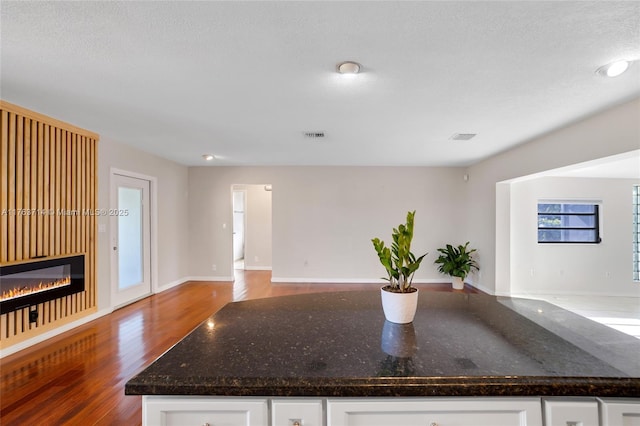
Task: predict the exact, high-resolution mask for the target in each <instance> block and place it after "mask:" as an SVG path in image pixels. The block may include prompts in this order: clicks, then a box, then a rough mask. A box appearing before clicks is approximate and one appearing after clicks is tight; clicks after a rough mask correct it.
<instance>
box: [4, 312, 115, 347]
mask: <svg viewBox="0 0 640 426" xmlns="http://www.w3.org/2000/svg"><path fill="white" fill-rule="evenodd" d="M112 312H113V309H102V310H100V311H98V312H96V313H93V314H91V315H87V316H86V317H83V318H80V319H79V320H77V321H73V322H70V323H69V324H65V325H63V326H60V327H58V328H56V329H54V330H50V331H47V332H46V333H42V334H40V335H39V336H35V337H32V338H31V339H27V340H24V341H22V342H20V343H16V344H15V345H11V346H9V347H8V348H5V349H0V358H4V357H5V356H8V355H11V354H14V353H16V352H20V351H21V350H23V349H27V348H28V347H30V346H33V345H35V344H37V343H40V342H44V341H45V340H47V339H51V338H52V337H55V336H57V335H59V334H62V333H64V332H67V331H69V330H71V329H74V328H76V327H79V326H81V325H83V324H86V323H88V322H91V321H93V320H95V319H98V318H100V317H103V316H105V315H109V314H110V313H112Z"/></svg>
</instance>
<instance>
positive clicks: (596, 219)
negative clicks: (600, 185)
mask: <svg viewBox="0 0 640 426" xmlns="http://www.w3.org/2000/svg"><path fill="white" fill-rule="evenodd" d="M540 204H560V205H588V206H593V212H590V213H565V212H560V213H556V212H554V213H548V212H540V211H539V210H540ZM601 204H602V202H598V201H587V200H538V202H537V203H536V218H537V219H538V220H537V242H538V244H600V243H601V242H602V234H601V232H600V231H601V228H600V220H601V213H600V205H601ZM561 210H564V209H561ZM540 216H574V217H575V216H589V217H593V223H594V226H593V227H589V228H585V227H576V226H559V227H544V226H542V227H541V226H540ZM573 230H576V231H593V232H594V233H595V239H594V240H593V241H576V240H570V241H569V240H563V241H541V240H540V231H573Z"/></svg>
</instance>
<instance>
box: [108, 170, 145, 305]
mask: <svg viewBox="0 0 640 426" xmlns="http://www.w3.org/2000/svg"><path fill="white" fill-rule="evenodd" d="M149 193H150V182H149V181H148V180H144V179H138V178H134V177H130V176H123V175H119V174H113V175H112V194H111V205H112V208H111V209H110V211H109V214H110V215H111V226H112V232H111V239H112V245H111V248H112V253H111V254H112V257H111V264H112V269H111V277H112V278H111V280H112V289H113V291H112V300H113V303H112V306H114V307H119V306H123V305H126V304H128V303H131V302H133V301H135V300H137V299H140V298H141V297H144V296H147V295H149V294H151V229H150V228H151V226H150V223H151V211H150V202H149V201H150V200H149Z"/></svg>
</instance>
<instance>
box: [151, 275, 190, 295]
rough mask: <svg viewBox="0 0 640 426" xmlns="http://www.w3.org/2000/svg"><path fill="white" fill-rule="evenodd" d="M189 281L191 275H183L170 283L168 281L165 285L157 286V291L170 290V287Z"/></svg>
mask: <svg viewBox="0 0 640 426" xmlns="http://www.w3.org/2000/svg"><path fill="white" fill-rule="evenodd" d="M187 281H189V277H183V278H180V279H178V280H175V281H171V282H170V283H166V284H165V285H163V286H160V287H158V288H157V290H158V291H157V292H156V293H162V292H163V291H165V290H169V289H170V288H173V287H175V286H178V285H180V284H184V283H186V282H187Z"/></svg>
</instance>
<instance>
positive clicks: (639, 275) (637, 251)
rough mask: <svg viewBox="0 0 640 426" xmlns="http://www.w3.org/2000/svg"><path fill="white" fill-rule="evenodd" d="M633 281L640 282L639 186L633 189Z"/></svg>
mask: <svg viewBox="0 0 640 426" xmlns="http://www.w3.org/2000/svg"><path fill="white" fill-rule="evenodd" d="M633 280H634V281H640V185H634V187H633Z"/></svg>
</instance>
